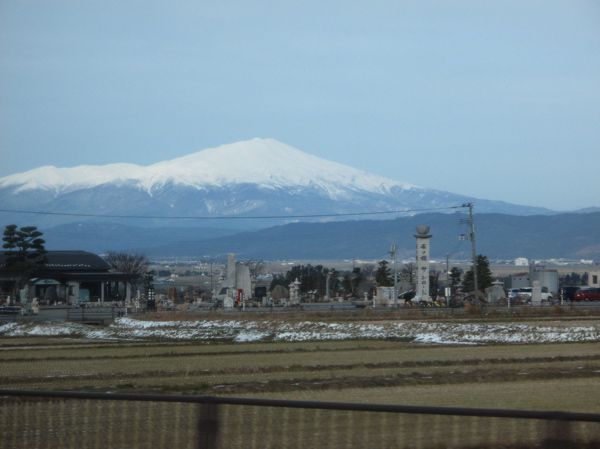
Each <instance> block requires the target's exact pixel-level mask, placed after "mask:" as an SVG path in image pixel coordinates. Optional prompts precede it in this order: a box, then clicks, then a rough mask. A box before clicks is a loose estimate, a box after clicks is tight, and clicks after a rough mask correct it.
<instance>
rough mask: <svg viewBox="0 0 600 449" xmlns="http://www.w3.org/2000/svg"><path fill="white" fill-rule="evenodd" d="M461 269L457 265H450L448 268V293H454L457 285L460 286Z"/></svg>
mask: <svg viewBox="0 0 600 449" xmlns="http://www.w3.org/2000/svg"><path fill="white" fill-rule="evenodd" d="M462 273H463V271H462V270H461V269H460V268H458V267H452V269H451V270H450V294H451V295H452V296H454V295H456V293H457V290H458V287H459V286H460V278H461V277H462Z"/></svg>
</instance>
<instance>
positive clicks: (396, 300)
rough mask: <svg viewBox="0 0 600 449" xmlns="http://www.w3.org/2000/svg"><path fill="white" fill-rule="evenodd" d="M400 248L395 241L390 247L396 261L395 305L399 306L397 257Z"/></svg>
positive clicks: (391, 254)
mask: <svg viewBox="0 0 600 449" xmlns="http://www.w3.org/2000/svg"><path fill="white" fill-rule="evenodd" d="M397 250H398V247H397V246H396V244H395V243H393V244H392V247H391V248H390V256H391V257H392V260H393V262H394V307H398V288H397V285H398V264H397V260H398V259H397V257H396V252H397Z"/></svg>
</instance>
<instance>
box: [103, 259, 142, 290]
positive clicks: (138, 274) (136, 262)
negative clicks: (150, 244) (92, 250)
mask: <svg viewBox="0 0 600 449" xmlns="http://www.w3.org/2000/svg"><path fill="white" fill-rule="evenodd" d="M104 260H106V262H107V263H108V264H109V265H110V267H111V268H112V269H113V270H115V271H120V272H121V273H126V274H129V275H131V284H132V285H133V286H134V287H135V286H137V282H138V281H139V280H140V279H142V278H143V277H144V276H145V275H146V273H147V271H148V265H149V264H150V262H149V261H148V259H147V258H146V256H144V255H142V254H129V253H118V252H109V253H108V254H107V255H106V256H105V257H104Z"/></svg>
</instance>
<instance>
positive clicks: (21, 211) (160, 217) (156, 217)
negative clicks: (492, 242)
mask: <svg viewBox="0 0 600 449" xmlns="http://www.w3.org/2000/svg"><path fill="white" fill-rule="evenodd" d="M462 207H464V206H462V205H460V206H445V207H430V208H426V209H403V210H386V211H373V212H348V213H331V214H300V215H259V216H256V215H252V216H238V215H229V216H227V215H225V216H219V217H206V216H204V217H202V216H167V215H112V214H85V213H75V212H52V211H42V210H24V209H0V212H5V213H18V214H32V215H59V216H66V217H91V218H134V219H152V220H274V219H293V218H328V217H353V216H365V215H386V214H406V213H410V212H431V211H436V210H448V209H460V208H462Z"/></svg>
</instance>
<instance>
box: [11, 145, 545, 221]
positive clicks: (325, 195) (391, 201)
mask: <svg viewBox="0 0 600 449" xmlns="http://www.w3.org/2000/svg"><path fill="white" fill-rule="evenodd" d="M465 201H475V202H476V207H477V210H478V211H479V212H503V213H509V214H518V215H527V214H534V213H548V212H549V211H547V210H545V209H541V208H532V207H527V206H518V205H513V204H508V203H504V202H499V201H487V200H475V199H474V198H471V197H465V196H461V195H456V194H452V193H448V192H442V191H437V190H432V189H427V188H423V187H417V186H413V185H409V184H406V183H402V182H399V181H395V180H392V179H388V178H385V177H382V176H377V175H374V174H371V173H367V172H365V171H361V170H358V169H355V168H352V167H349V166H347V165H344V164H340V163H337V162H332V161H327V160H324V159H321V158H318V157H316V156H313V155H310V154H308V153H305V152H303V151H301V150H298V149H296V148H294V147H291V146H289V145H286V144H284V143H281V142H278V141H276V140H273V139H252V140H248V141H243V142H237V143H233V144H229V145H223V146H220V147H217V148H209V149H206V150H202V151H198V152H195V153H192V154H189V155H187V156H183V157H179V158H176V159H173V160H168V161H163V162H158V163H156V164H152V165H149V166H140V165H135V164H120V163H117V164H109V165H104V166H93V165H83V166H77V167H72V168H58V167H54V166H45V167H39V168H36V169H33V170H30V171H27V172H24V173H18V174H14V175H10V176H6V177H4V178H0V204H1V205H2V206H3V207H2V208H3V209H15V210H16V209H18V210H35V211H40V210H41V211H52V212H56V213H73V214H100V215H128V216H131V215H137V216H155V217H156V216H169V217H181V216H186V217H190V216H211V217H219V216H252V215H254V216H257V215H260V216H265V215H299V214H326V213H355V212H369V211H382V210H406V209H425V208H437V207H445V206H454V205H457V204H461V203H463V202H465ZM0 216H2V218H3V221H6V222H18V223H32V222H34V224H38V225H47V224H59V223H65V222H70V221H73V220H74V218H73V217H68V216H67V217H65V216H60V215H53V216H48V215H35V216H32V215H23V214H7V213H6V212H4V213H2V215H0ZM33 218H34V219H33ZM162 223H163V224H164V222H162ZM188 224H189V222H188Z"/></svg>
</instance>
